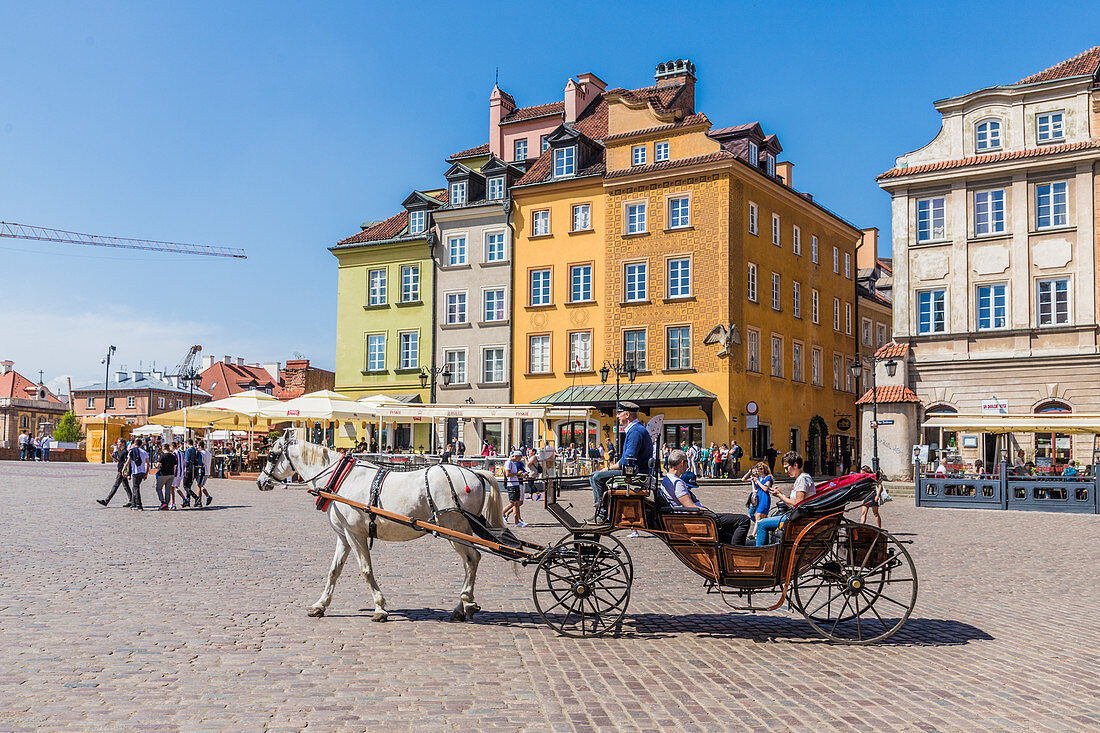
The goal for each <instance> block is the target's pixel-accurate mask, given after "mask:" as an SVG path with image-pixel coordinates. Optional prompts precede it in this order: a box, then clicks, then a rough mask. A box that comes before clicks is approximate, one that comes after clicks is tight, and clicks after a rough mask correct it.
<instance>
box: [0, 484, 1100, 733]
mask: <svg viewBox="0 0 1100 733" xmlns="http://www.w3.org/2000/svg"><path fill="white" fill-rule="evenodd" d="M112 478H113V472H112V470H111V469H110V468H109V467H107V468H105V467H102V466H88V465H79V464H76V465H64V464H49V465H46V464H21V463H14V462H4V463H0V542H2V544H3V560H2V562H0V730H4V731H7V730H82V731H84V730H111V731H114V730H288V731H289V730H301V729H306V730H308V731H313V730H371V731H387V732H389V731H392V732H395V733H396V732H398V731H444V730H445V731H451V730H453V731H479V730H488V731H491V730H499V731H573V730H636V731H652V730H688V731H717V730H750V731H777V730H797V731H815V732H817V731H965V730H981V731H988V730H1019V731H1089V730H1100V651H1098V649H1097V645H1096V639H1097V631H1098V630H1100V623H1098V622H1097V615H1098V613H1100V584H1098V583H1097V573H1096V569H1097V566H1098V564H1100V518H1098V517H1096V516H1059V515H1054V514H1039V513H1009V512H990V511H966V510H933V509H923V510H918V509H916V508H914V507H913V506H912V505H911V502H912V500H911V499H907V500H899V501H895V502H893V503H892V504H889V505H887V506H886V507H885V508H884V509H883V515H884V518H885V520H886V526H887V528H888V529H891V530H892V531H895V532H897V533H899V534H901V535H903V536H904V538H905V539H912V540H913V545H912V547H911V551H912V553H913V556H914V560H915V561H916V564H917V569H918V572H919V575H920V582H921V587H920V594H919V597H918V601H917V607H916V611H915V612H914V614H913V617H912V618H911V620H910V621H909V623H908V624H907V625H906V626H905V627H904V628H903V629H902V631H901V632H899V633H898V634H897V635H896V636H895V637H893V638H892V639H891V640H889V641H888V642H886V643H884V644H881V645H878V646H873V647H845V646H836V645H833V644H829V643H827V642H825V641H823V640H821V639H819V638H818V637H817V636H816V635H815V634H814V633H813V630H812V629H811V628H810V626H809V625H808V624H807V623H806V622H805V621H804V620H802V619H801V617H795V616H793V615H791V614H790V613H788V612H773V613H769V614H759V615H756V616H753V615H749V614H745V613H736V612H730V611H728V610H727V609H726V608H725V606H724V605H723V604H722V603H721V601H720V599H719V598H718V597H716V596H706V595H704V594H703V591H702V587H701V581H700V580H699V579H698V578H697V577H696V576H695V575H693V574H691V573H690V572H688V571H687V570H686V569H684V568H683V567H682V566H681V565H680V564H679V563H678V562H677V561H676V560H674V559H673V558H672V556H671V555H670V553H669V552H668V551H667V550H666V549H665V547H664V546H663V545H662V544H660V543H659V542H658V541H657V540H654V539H649V538H641V539H624V541H625V542H626V543H628V546H629V548H630V551H631V553H632V555H633V558H634V565H635V575H636V580H635V583H634V593H633V596H632V599H631V604H630V608H629V611H628V613H627V622H626V624H625V626H624V631H623V635H622V636H621V637H619V638H611V639H595V640H578V639H568V638H559V637H558V636H556V635H555V634H554V633H553V632H551V631H550V630H549V629H547V628H546V627H544V626H542V625H541V624H540V623H539V620H538V616H537V614H536V613H535V611H534V606H533V604H532V602H531V598H530V584H531V577H532V570H531V569H530V568H522V567H520V568H518V572H513V567H512V566H511V564H510V563H507V562H505V561H503V560H498V559H496V558H493V557H487V558H485V559H484V560H483V562H482V564H481V572H480V575H479V582H478V586H477V590H478V594H477V598H478V602H479V603H480V604H481V606H482V608H483V611H482V613H481V614H479V615H478V616H477V618H476V621H474V622H472V623H465V624H460V623H454V622H451V621H449V620H448V619H449V615H450V610H451V608H453V606H454V605H455V603H456V601H457V594H458V590H459V586H460V583H461V566H460V564H459V561H458V556H457V555H456V554H455V553H454V552H453V551H452V550H451V548H450V546H448V545H447V544H445V543H443V542H441V541H439V540H434V539H431V538H427V539H423V540H419V541H416V542H413V543H408V544H404V545H394V544H388V543H378V544H376V546H375V550H374V554H375V556H376V568H377V569H378V571H379V582H380V584H381V585H382V589H383V591H385V593H386V595H387V598H388V600H389V606H390V609H391V616H390V619H391V620H390V622H388V623H385V624H378V623H372V622H371V621H370V615H371V609H372V606H371V603H370V601H369V593H368V592H367V588H366V584H365V583H364V581H363V579H362V577H361V576H359V574H358V572H356V570H357V567H356V565H355V563H354V560H349V561H348V565H347V568H346V571H345V573H344V576H343V578H342V579H341V581H340V583H339V585H338V586H337V591H336V596H335V600H334V601H333V604H332V606H331V607H330V609H329V614H328V615H327V616H326V617H325V618H322V619H314V618H309V617H307V616H306V608H307V607H308V606H309V605H310V604H311V603H312V602H313V601H314V600H315V599H316V598H317V596H318V595H319V593H320V590H321V585H322V577H323V576H324V574H325V573H326V571H327V567H328V563H329V561H330V559H331V554H332V548H333V535H332V532H331V530H330V529H329V527H328V524H327V521H326V520H325V518H324V516H323V515H322V514H320V513H319V512H317V511H315V510H314V509H313V502H312V497H309V496H308V495H306V494H305V493H304V492H302V491H300V490H276V491H273V492H270V493H261V492H259V491H257V490H256V487H255V485H254V484H251V483H247V482H239V481H212V482H211V484H210V488H211V490H212V493H213V494H214V497H215V499H216V505H215V506H214V507H212V508H211V510H207V511H203V512H187V511H180V512H172V513H169V512H152V511H146V512H144V513H142V514H138V513H137V512H132V511H127V510H123V509H122V508H121V502H119V499H118V497H116V499H115V501H116V506H112V507H111V508H108V509H103V508H102V507H100V506H99V505H97V504H96V503H95V502H94V499H95V498H98V497H102V496H104V495H105V493H106V490H107V488H108V486H109V484H110V481H111V479H112ZM742 493H743V491H742V490H740V489H738V490H737V491H736V492H734V491H733V490H730V489H720V488H705V489H704V490H703V494H704V496H703V499H704V501H707V502H708V503H710V504H711V505H714V506H720V507H726V508H729V507H735V506H740V505H741V504H742V500H743V497H742V496H741V494H742ZM144 495H145V497H146V499H145V501H146V505H151V504H152V503H153V499H152V498H151V497H152V496H153V491H152V487H151V486H149V485H148V482H147V485H146V487H145V491H144ZM573 500H574V501H575V503H576V504H577V506H578V507H581V506H584V505H585V503H586V501H585V498H584V496H582V495H581V494H577V495H576V498H575V499H573ZM525 509H526V514H527V518H528V520H529V521H531V522H532V526H531V527H530V528H528V529H527V530H523V533H524V536H525V537H528V538H531V539H534V540H536V541H543V542H545V541H550V540H553V539H556V538H557V537H559V536H561V535H562V534H563V530H562V529H561V528H560V527H559V526H558V525H557V524H554V523H553V522H552V520H551V519H550V518H549V516H548V515H547V514H546V513H545V512H544V511H543V510H542V508H541V506H538V507H537V508H536V507H535V506H534V505H532V504H527V505H526V506H525ZM578 513H579V511H578Z"/></svg>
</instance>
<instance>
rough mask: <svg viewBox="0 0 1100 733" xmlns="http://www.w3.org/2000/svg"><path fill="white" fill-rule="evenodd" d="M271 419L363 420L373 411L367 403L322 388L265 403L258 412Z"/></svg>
mask: <svg viewBox="0 0 1100 733" xmlns="http://www.w3.org/2000/svg"><path fill="white" fill-rule="evenodd" d="M260 414H261V415H262V416H263V417H266V418H270V419H272V420H279V421H285V420H365V419H367V418H369V417H371V416H372V415H373V414H374V413H373V412H371V410H370V407H369V406H368V405H361V404H359V403H358V402H356V401H355V400H353V399H352V398H350V397H348V396H346V395H342V394H339V393H338V392H333V391H331V390H326V389H323V390H321V391H319V392H311V393H309V394H307V395H302V396H301V397H295V398H294V399H292V400H287V401H286V402H279V403H277V404H273V405H267V406H265V407H264V408H263V410H262V411H261V413H260Z"/></svg>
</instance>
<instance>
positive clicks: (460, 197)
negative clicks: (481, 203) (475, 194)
mask: <svg viewBox="0 0 1100 733" xmlns="http://www.w3.org/2000/svg"><path fill="white" fill-rule="evenodd" d="M447 201H448V202H449V203H450V204H451V205H452V206H465V205H466V181H452V182H451V193H450V197H449V198H448V199H447Z"/></svg>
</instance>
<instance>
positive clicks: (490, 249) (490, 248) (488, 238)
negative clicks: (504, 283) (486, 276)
mask: <svg viewBox="0 0 1100 733" xmlns="http://www.w3.org/2000/svg"><path fill="white" fill-rule="evenodd" d="M496 237H499V238H500V239H499V244H500V248H499V250H498V249H494V244H493V239H495V238H496ZM507 249H508V237H507V235H506V234H505V233H504V232H503V231H497V232H485V261H486V262H505V261H506V260H507V259H508V257H507ZM494 255H496V256H495V257H494Z"/></svg>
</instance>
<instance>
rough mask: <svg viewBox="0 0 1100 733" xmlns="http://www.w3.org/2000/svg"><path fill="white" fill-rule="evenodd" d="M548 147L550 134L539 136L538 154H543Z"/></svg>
mask: <svg viewBox="0 0 1100 733" xmlns="http://www.w3.org/2000/svg"><path fill="white" fill-rule="evenodd" d="M549 147H550V133H547V134H545V135H539V152H540V153H545V152H546V150H547V149H548V148H549Z"/></svg>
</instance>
